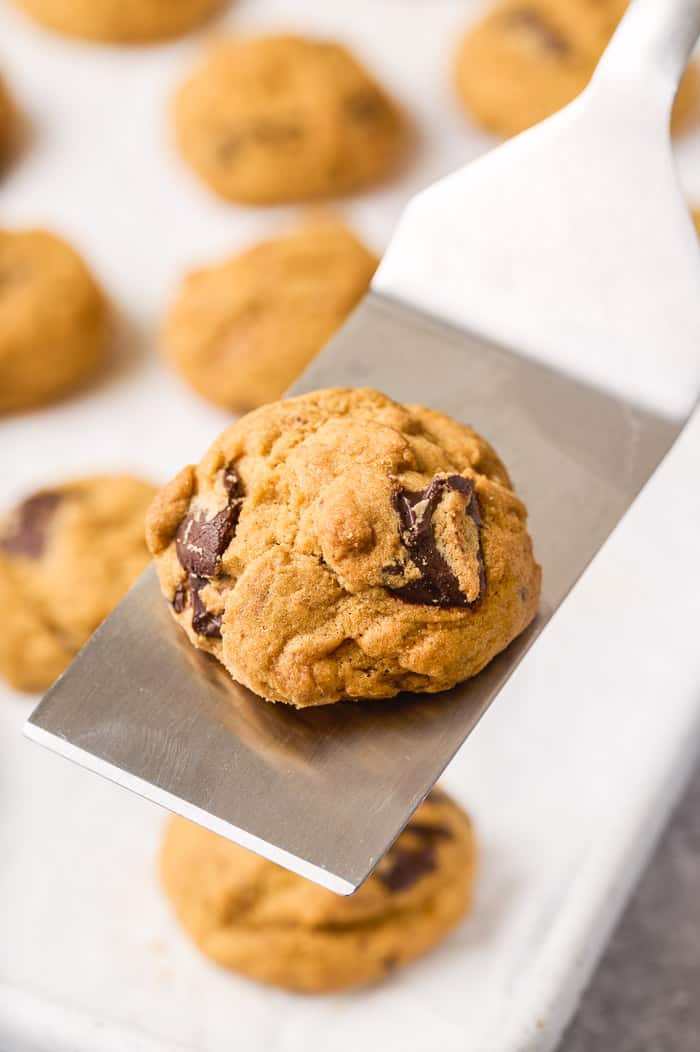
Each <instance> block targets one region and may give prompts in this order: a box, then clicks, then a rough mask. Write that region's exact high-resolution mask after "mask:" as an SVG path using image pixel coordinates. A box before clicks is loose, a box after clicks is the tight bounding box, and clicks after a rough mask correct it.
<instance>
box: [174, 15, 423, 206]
mask: <svg viewBox="0 0 700 1052" xmlns="http://www.w3.org/2000/svg"><path fill="white" fill-rule="evenodd" d="M174 119H175V132H176V137H177V141H178V144H179V147H180V151H181V153H182V155H183V157H184V158H185V159H186V160H187V161H188V162H189V164H190V165H191V166H192V167H193V168H194V169H195V170H196V171H197V172H198V173H199V175H200V176H201V177H202V178H203V179H204V181H205V182H206V183H208V184H209V186H210V187H211V188H212V189H213V190H214V191H215V192H216V193H218V194H219V195H221V196H222V197H225V198H228V199H229V200H231V201H238V202H242V203H248V204H273V203H277V202H284V201H303V200H310V199H314V198H325V197H332V196H335V195H337V194H343V193H347V192H349V191H353V190H357V189H360V188H362V187H366V186H369V185H371V184H373V183H376V182H377V181H379V180H381V179H383V178H384V177H385V176H387V175H389V174H390V173H391V171H392V170H393V169H394V168H395V167H396V165H397V163H398V160H399V158H400V155H401V153H402V151H403V146H404V141H405V132H406V128H405V122H404V119H403V116H402V115H401V113H400V111H399V109H398V107H397V106H396V104H395V103H394V102H393V100H392V99H391V98H390V97H389V95H388V94H387V93H386V92H385V91H384V89H383V88H382V87H381V86H380V85H379V84H378V83H377V82H376V80H374V78H373V77H372V76H371V75H370V74H369V73H368V72H367V70H365V69H364V68H363V66H362V65H360V63H359V62H358V61H357V59H355V58H354V56H353V55H351V54H350V52H349V51H347V50H346V49H345V48H344V47H342V46H341V45H339V44H334V43H331V42H327V41H322V40H315V39H311V38H307V37H300V36H265V37H253V38H233V39H229V40H226V41H223V42H221V43H219V44H218V45H217V46H215V48H214V50H213V51H212V52H211V53H210V54H209V56H208V58H207V59H206V61H205V62H204V64H203V65H202V66H201V67H200V68H199V69H197V70H196V71H195V73H194V74H193V75H192V77H191V78H190V79H189V80H188V81H187V82H186V83H185V84H184V85H183V87H182V88H181V89H180V91H179V93H178V95H177V98H176V100H175V110H174Z"/></svg>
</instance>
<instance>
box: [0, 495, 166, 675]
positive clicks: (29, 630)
mask: <svg viewBox="0 0 700 1052" xmlns="http://www.w3.org/2000/svg"><path fill="white" fill-rule="evenodd" d="M154 493H155V487H153V486H151V485H149V483H147V482H143V481H141V480H140V479H137V478H132V477H130V476H127V475H101V476H96V477H94V478H85V479H80V480H77V481H74V482H66V483H64V484H63V485H60V486H53V487H51V488H50V489H43V490H39V492H38V493H34V494H32V495H31V496H30V497H28V498H27V499H26V500H25V501H23V502H22V503H21V504H20V505H18V507H16V508H15V509H14V510H13V511H11V512H10V514H9V515H8V516H7V517H6V518H5V519H4V521H2V522H0V609H2V611H3V625H2V632H1V633H0V675H2V676H3V677H4V678H5V679H6V680H7V681H8V682H9V683H10V684H11V685H12V686H13V687H17V688H18V689H19V690H27V691H34V690H45V689H46V688H47V687H49V686H51V684H52V683H53V681H54V680H55V679H56V677H57V676H59V675H60V673H61V672H63V670H64V668H65V667H66V666H67V665H68V664H69V662H70V661H71V660H72V659H73V657H74V656H75V655H76V654H77V652H78V651H79V650H80V648H81V647H82V645H83V643H85V642H86V641H87V639H88V637H89V636H90V635H92V633H93V632H94V630H95V629H96V628H97V626H98V625H99V624H100V622H101V621H102V620H103V619H104V618H105V617H106V616H107V614H109V613H110V611H111V610H112V608H113V607H114V606H116V604H117V603H118V602H119V600H120V599H121V597H122V596H123V594H124V593H125V592H126V590H127V588H129V586H130V585H131V584H132V583H133V581H134V580H135V579H136V577H137V576H138V574H139V573H140V572H141V570H142V569H143V568H144V567H145V565H146V563H147V562H148V552H147V550H146V544H145V541H144V537H143V528H144V516H145V514H146V509H147V507H148V505H149V502H150V501H151V499H152V498H153V494H154Z"/></svg>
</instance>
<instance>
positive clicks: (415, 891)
mask: <svg viewBox="0 0 700 1052" xmlns="http://www.w3.org/2000/svg"><path fill="white" fill-rule="evenodd" d="M475 868H476V845H475V839H474V833H473V830H472V826H471V823H470V821H469V818H468V817H467V815H466V814H465V813H464V811H462V809H461V808H460V807H459V806H458V805H457V804H456V803H455V802H454V801H453V800H451V799H450V798H449V797H448V796H447V795H446V794H445V793H443V792H441V791H440V790H434V791H433V793H431V794H430V796H429V797H428V799H427V800H426V801H425V803H424V804H423V805H422V806H421V807H420V808H419V809H418V811H417V812H416V814H415V816H414V818H413V820H412V821H411V822H410V823H409V825H408V826H407V827H406V829H405V830H404V832H403V833H402V834H401V836H400V837H399V839H398V840H397V841H396V843H395V844H394V846H393V847H392V848H391V850H390V851H389V852H388V854H387V855H386V856H385V857H384V858H383V859H382V860H381V862H380V863H379V865H378V866H377V868H376V870H375V872H374V874H373V875H372V876H371V877H370V878H369V879H368V880H367V881H366V883H365V884H363V885H362V887H361V888H360V890H359V891H358V892H357V893H356V894H355V895H352V896H350V897H348V898H341V897H340V896H338V895H334V894H333V893H332V892H330V891H326V890H325V889H324V888H320V887H318V886H317V885H315V884H311V883H310V882H309V881H307V880H304V879H303V878H302V877H297V876H295V875H294V874H293V873H289V872H287V871H286V870H283V869H280V868H279V866H276V865H275V864H274V863H272V862H267V861H266V860H265V859H262V858H259V857H258V856H257V855H253V854H251V852H249V851H246V850H245V849H244V848H242V847H238V846H237V845H236V844H231V843H230V842H229V841H228V840H224V839H223V838H221V837H218V836H216V835H215V834H214V833H210V832H208V831H207V830H205V829H202V828H200V827H199V826H195V825H192V824H191V823H189V822H186V821H185V820H184V819H183V818H175V819H173V820H171V822H170V824H169V825H168V828H167V832H166V835H165V841H164V843H163V848H162V855H161V873H162V880H163V885H164V888H165V891H166V894H167V895H168V897H169V899H170V900H171V902H172V905H173V907H174V909H175V913H176V915H177V917H178V919H179V921H180V922H181V924H182V925H183V927H184V928H185V930H186V931H187V933H188V935H189V936H190V937H191V939H192V940H193V941H194V942H195V943H196V945H197V946H198V947H199V949H200V950H201V951H202V953H204V954H206V956H207V957H210V958H211V959H212V960H214V961H216V963H217V964H220V965H222V966H223V967H224V968H229V969H230V970H231V971H235V972H240V973H242V974H243V975H247V976H249V977H250V978H251V979H257V980H258V981H259V982H263V983H270V984H272V985H274V986H282V987H284V988H285V989H288V990H296V991H300V992H304V993H323V992H330V991H333V990H342V989H345V988H347V987H352V986H359V985H362V984H365V983H370V982H376V981H377V980H379V979H382V978H384V977H385V976H387V975H389V974H390V973H392V972H394V971H395V970H396V969H398V968H400V967H401V966H403V965H405V964H407V963H408V962H409V961H412V960H413V959H414V958H416V957H419V956H420V955H422V954H424V953H426V952H427V951H428V950H429V949H431V947H433V946H435V945H436V944H437V943H439V942H440V941H441V940H442V939H443V938H444V937H445V936H446V935H447V934H448V932H449V931H451V930H452V929H453V928H454V927H456V925H457V924H458V923H459V922H460V921H461V920H462V918H463V917H464V916H465V914H466V913H467V912H468V910H469V908H470V906H471V901H472V891H473V884H474V874H475Z"/></svg>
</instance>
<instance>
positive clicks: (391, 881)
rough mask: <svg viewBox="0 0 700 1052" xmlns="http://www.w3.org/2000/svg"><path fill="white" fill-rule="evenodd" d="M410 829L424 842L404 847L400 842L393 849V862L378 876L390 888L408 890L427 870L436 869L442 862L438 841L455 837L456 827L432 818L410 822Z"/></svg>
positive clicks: (389, 855)
mask: <svg viewBox="0 0 700 1052" xmlns="http://www.w3.org/2000/svg"><path fill="white" fill-rule="evenodd" d="M406 832H407V833H413V835H414V836H417V837H418V838H419V839H420V840H421V841H422V843H421V844H419V845H418V847H404V845H403V844H400V843H399V844H396V845H395V846H394V847H392V848H391V849H390V851H389V854H388V855H387V860H388V862H389V866H388V867H387V868H386V869H384V870H377V877H378V878H379V880H381V882H382V884H384V885H385V887H387V888H388V889H389V890H390V891H405V890H406V888H410V887H412V885H413V884H415V883H416V882H417V881H418V880H420V878H421V877H423V876H425V875H426V873H432V872H434V871H435V870H436V869H437V864H438V854H437V850H436V848H435V841H436V840H452V831H451V830H450V829H448V827H447V826H444V825H430V824H429V823H428V822H416V821H413V822H409V824H408V826H407V827H406Z"/></svg>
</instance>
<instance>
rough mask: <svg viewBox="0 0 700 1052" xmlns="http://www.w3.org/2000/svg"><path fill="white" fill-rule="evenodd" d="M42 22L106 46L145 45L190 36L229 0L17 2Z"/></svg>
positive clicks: (69, 34) (60, 31) (63, 31)
mask: <svg viewBox="0 0 700 1052" xmlns="http://www.w3.org/2000/svg"><path fill="white" fill-rule="evenodd" d="M14 2H15V4H17V6H18V7H21V8H22V9H23V10H25V11H26V12H27V13H28V14H30V15H32V16H33V17H34V18H35V19H36V20H37V21H38V22H41V23H42V24H43V25H45V26H48V27H49V28H50V29H55V30H57V31H58V32H59V33H65V34H67V35H68V36H74V37H82V38H84V39H86V40H94V41H98V42H101V43H105V44H110V43H111V44H142V43H147V42H148V41H152V40H164V39H167V38H168V37H174V36H178V35H179V34H181V33H186V32H187V31H188V30H190V29H192V28H193V27H194V26H197V25H199V24H200V23H202V22H204V21H205V20H206V19H207V18H208V17H209V16H210V15H212V14H213V13H214V12H215V11H217V10H218V9H219V8H221V7H223V4H224V2H225V0H14Z"/></svg>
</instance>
